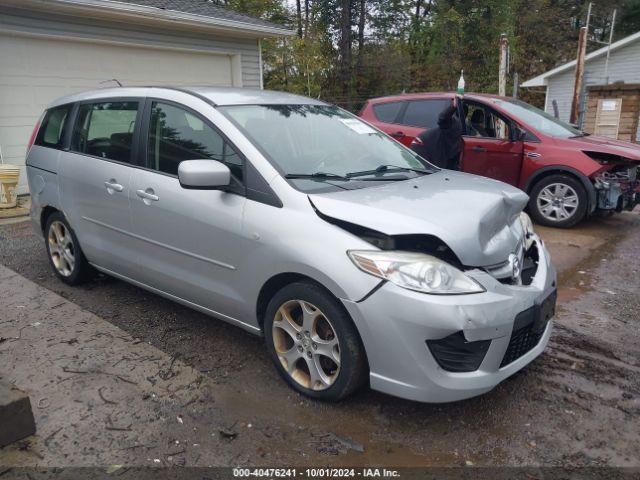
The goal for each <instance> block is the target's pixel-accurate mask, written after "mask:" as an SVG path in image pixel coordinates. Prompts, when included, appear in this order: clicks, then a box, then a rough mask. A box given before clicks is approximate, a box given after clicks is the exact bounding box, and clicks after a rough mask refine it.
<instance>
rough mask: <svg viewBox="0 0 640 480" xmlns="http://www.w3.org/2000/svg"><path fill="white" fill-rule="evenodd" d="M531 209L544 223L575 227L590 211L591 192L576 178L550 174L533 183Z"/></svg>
mask: <svg viewBox="0 0 640 480" xmlns="http://www.w3.org/2000/svg"><path fill="white" fill-rule="evenodd" d="M529 212H530V213H531V216H532V217H533V219H534V220H535V221H536V222H537V223H539V224H540V225H546V226H549V227H559V228H570V227H573V226H574V225H575V224H577V223H578V222H579V221H581V220H582V219H583V218H584V217H585V215H586V214H587V192H586V190H585V188H584V187H583V186H582V184H581V183H580V181H579V180H578V179H576V178H574V177H571V176H569V175H564V174H556V175H549V176H548V177H545V178H543V179H542V180H540V181H539V182H537V183H536V184H535V185H534V186H533V189H532V190H531V195H530V199H529Z"/></svg>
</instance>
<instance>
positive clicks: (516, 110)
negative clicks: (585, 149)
mask: <svg viewBox="0 0 640 480" xmlns="http://www.w3.org/2000/svg"><path fill="white" fill-rule="evenodd" d="M494 102H495V103H496V105H499V106H500V107H502V108H504V109H505V110H506V111H507V112H508V113H510V114H511V115H513V116H514V117H515V118H516V119H518V120H521V121H522V123H525V124H527V125H529V126H530V127H531V128H534V129H536V130H538V131H539V132H541V133H544V134H545V135H550V136H552V137H560V138H569V137H576V136H581V135H583V134H582V132H581V131H580V130H578V129H576V128H573V127H572V126H571V125H569V124H568V123H565V122H563V121H561V120H558V119H557V118H555V117H553V116H551V115H549V114H548V113H547V112H545V111H543V110H540V109H539V108H536V107H534V106H532V105H529V104H528V103H525V102H522V101H520V100H510V101H505V100H495V101H494Z"/></svg>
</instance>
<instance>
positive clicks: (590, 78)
mask: <svg viewBox="0 0 640 480" xmlns="http://www.w3.org/2000/svg"><path fill="white" fill-rule="evenodd" d="M606 58H607V47H602V48H600V49H598V50H595V51H593V52H591V53H589V54H587V55H586V58H585V77H584V79H585V86H586V87H589V86H591V85H606V84H612V83H616V82H624V83H640V32H637V33H634V34H633V35H629V36H628V37H625V38H623V39H621V40H618V41H617V42H615V43H612V44H611V51H610V55H609V67H608V73H606V72H605V63H606ZM575 70H576V61H575V60H573V61H571V62H569V63H565V64H564V65H560V66H559V67H556V68H554V69H552V70H549V71H548V72H545V73H543V74H542V75H538V76H537V77H534V78H532V79H530V80H527V81H526V82H524V83H523V84H522V87H545V86H546V87H547V92H546V97H545V110H546V111H547V112H549V113H551V114H553V100H555V101H556V102H557V104H558V111H559V114H560V119H561V120H565V121H569V116H570V114H571V99H572V96H573V86H574V82H575Z"/></svg>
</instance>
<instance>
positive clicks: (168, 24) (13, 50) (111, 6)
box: [0, 0, 293, 193]
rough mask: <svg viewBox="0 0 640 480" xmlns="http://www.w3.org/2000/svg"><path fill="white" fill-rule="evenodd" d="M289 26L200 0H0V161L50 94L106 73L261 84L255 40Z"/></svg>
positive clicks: (138, 79) (20, 141)
mask: <svg viewBox="0 0 640 480" xmlns="http://www.w3.org/2000/svg"><path fill="white" fill-rule="evenodd" d="M292 33H293V32H291V31H290V30H288V29H285V28H283V27H281V26H278V25H275V24H271V23H269V22H265V21H263V20H259V19H256V18H252V17H248V16H245V15H241V14H238V13H235V12H232V11H229V10H227V9H225V8H222V7H220V6H219V5H216V4H214V3H212V2H210V1H208V0H118V1H115V0H1V1H0V149H1V150H0V155H2V161H3V162H4V163H10V164H15V165H20V166H23V165H24V157H25V151H26V144H27V142H28V139H29V136H30V134H31V130H32V129H33V126H34V124H35V123H36V121H37V119H38V117H39V115H40V114H41V113H42V111H43V109H44V107H45V106H46V105H47V104H48V103H49V102H51V101H52V100H54V99H55V98H57V97H60V96H63V95H67V94H70V93H73V92H78V91H83V90H90V89H95V88H100V87H104V86H110V87H112V86H114V85H116V82H115V81H114V80H113V79H115V80H117V81H119V82H121V83H122V84H123V85H187V84H189V85H229V86H240V87H254V88H260V87H262V60H261V52H260V39H261V38H265V37H274V36H283V35H291V34H292ZM21 177H22V179H21V182H20V186H19V189H18V191H19V192H20V193H23V192H26V175H24V170H23V172H22V175H21Z"/></svg>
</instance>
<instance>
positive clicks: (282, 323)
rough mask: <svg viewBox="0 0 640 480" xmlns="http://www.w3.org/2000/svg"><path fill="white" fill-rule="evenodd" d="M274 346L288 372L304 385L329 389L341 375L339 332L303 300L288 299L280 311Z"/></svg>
mask: <svg viewBox="0 0 640 480" xmlns="http://www.w3.org/2000/svg"><path fill="white" fill-rule="evenodd" d="M272 334H273V343H274V347H275V350H276V354H277V355H278V359H279V360H280V363H281V364H282V366H283V368H284V369H285V371H286V372H287V373H288V374H289V376H291V378H292V379H294V380H295V381H296V382H297V383H299V384H300V385H301V386H303V387H305V388H308V389H310V390H316V391H318V390H326V389H327V388H329V387H330V386H331V385H333V383H334V382H335V381H336V379H337V378H338V374H339V373H340V345H339V342H338V336H337V334H336V330H335V328H334V327H333V325H332V324H331V322H330V321H329V319H328V318H327V317H326V315H325V314H324V313H322V311H321V310H320V309H319V308H317V307H316V306H315V305H313V304H311V303H309V302H306V301H304V300H289V301H287V302H285V303H283V304H282V305H281V306H280V308H279V309H278V310H277V312H276V315H275V318H274V321H273V327H272Z"/></svg>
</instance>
